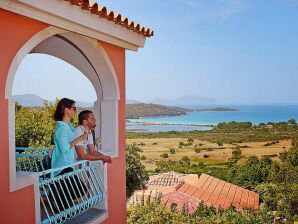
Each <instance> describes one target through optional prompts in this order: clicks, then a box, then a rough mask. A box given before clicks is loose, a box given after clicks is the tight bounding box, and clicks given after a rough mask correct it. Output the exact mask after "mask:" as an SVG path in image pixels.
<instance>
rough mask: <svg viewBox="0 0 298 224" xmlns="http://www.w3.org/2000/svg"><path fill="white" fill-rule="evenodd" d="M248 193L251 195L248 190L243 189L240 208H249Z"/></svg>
mask: <svg viewBox="0 0 298 224" xmlns="http://www.w3.org/2000/svg"><path fill="white" fill-rule="evenodd" d="M248 193H249V191H248V190H246V189H243V192H242V197H241V202H240V205H239V207H240V208H246V207H247V201H248Z"/></svg>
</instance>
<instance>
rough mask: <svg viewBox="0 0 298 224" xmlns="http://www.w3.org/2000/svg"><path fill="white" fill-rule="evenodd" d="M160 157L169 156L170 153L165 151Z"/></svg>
mask: <svg viewBox="0 0 298 224" xmlns="http://www.w3.org/2000/svg"><path fill="white" fill-rule="evenodd" d="M160 157H162V158H169V155H168V153H163V154H161V155H160Z"/></svg>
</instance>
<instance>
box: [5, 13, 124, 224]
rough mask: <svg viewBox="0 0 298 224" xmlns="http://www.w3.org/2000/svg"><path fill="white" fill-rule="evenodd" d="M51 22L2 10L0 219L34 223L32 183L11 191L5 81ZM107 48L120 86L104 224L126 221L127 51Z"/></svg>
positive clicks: (111, 46)
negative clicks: (12, 66) (26, 45)
mask: <svg viewBox="0 0 298 224" xmlns="http://www.w3.org/2000/svg"><path fill="white" fill-rule="evenodd" d="M47 27H48V25H47V24H45V23H42V22H39V21H36V20H32V19H29V18H26V17H23V16H20V15H17V14H14V13H11V12H8V11H5V10H2V9H0V29H1V31H0V32H1V33H0V40H1V41H0V115H1V121H0V197H1V200H0V220H1V221H0V222H1V223H12V224H13V223H34V222H35V206H34V198H33V197H34V189H33V186H29V187H26V188H24V189H21V190H18V191H15V192H11V193H10V192H9V152H8V148H9V144H8V137H9V136H8V125H9V124H8V102H7V100H6V99H5V84H6V78H7V73H8V70H9V67H10V64H11V62H12V60H13V58H14V57H15V54H16V53H17V52H18V50H19V49H20V48H21V47H22V45H23V44H24V43H25V42H27V41H28V40H29V39H30V38H31V37H32V36H33V35H34V34H36V33H37V32H39V31H41V30H43V29H45V28H47ZM100 44H101V45H102V46H103V47H104V49H105V50H106V52H107V54H108V56H109V57H110V60H111V61H112V64H113V66H114V69H115V71H116V74H117V77H118V81H119V87H120V101H119V108H118V112H119V125H118V127H119V157H118V158H114V159H113V164H112V165H109V166H108V189H109V192H108V200H109V201H108V205H109V209H108V210H109V218H108V220H106V221H105V222H104V223H105V224H122V223H126V204H125V180H126V178H125V50H124V49H123V48H120V47H116V46H113V45H110V44H107V43H102V42H101V43H100Z"/></svg>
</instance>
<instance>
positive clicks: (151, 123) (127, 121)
mask: <svg viewBox="0 0 298 224" xmlns="http://www.w3.org/2000/svg"><path fill="white" fill-rule="evenodd" d="M126 124H132V125H144V126H146V125H177V126H198V127H214V126H216V125H212V124H175V123H167V122H149V121H131V120H129V119H126Z"/></svg>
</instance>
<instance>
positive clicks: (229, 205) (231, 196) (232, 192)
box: [223, 184, 237, 209]
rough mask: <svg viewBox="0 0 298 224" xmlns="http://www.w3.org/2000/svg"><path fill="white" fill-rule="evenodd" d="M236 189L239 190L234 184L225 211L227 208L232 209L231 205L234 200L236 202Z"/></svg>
mask: <svg viewBox="0 0 298 224" xmlns="http://www.w3.org/2000/svg"><path fill="white" fill-rule="evenodd" d="M236 189H237V186H236V185H234V184H232V185H231V188H230V190H229V193H228V195H227V198H226V201H225V204H224V206H223V208H224V209H227V208H229V207H231V205H232V203H233V200H234V197H235V193H236Z"/></svg>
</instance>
